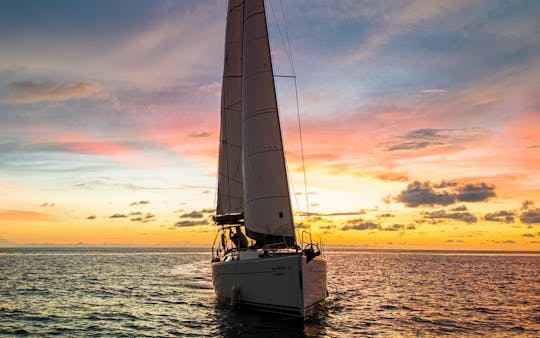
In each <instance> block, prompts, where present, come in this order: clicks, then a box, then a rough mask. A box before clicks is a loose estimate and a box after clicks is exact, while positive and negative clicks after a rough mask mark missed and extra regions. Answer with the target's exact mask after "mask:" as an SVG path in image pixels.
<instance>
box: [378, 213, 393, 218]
mask: <svg viewBox="0 0 540 338" xmlns="http://www.w3.org/2000/svg"><path fill="white" fill-rule="evenodd" d="M395 216H396V215H394V214H391V213H384V214H380V215H377V217H382V218H387V217H395Z"/></svg>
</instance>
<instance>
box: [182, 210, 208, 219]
mask: <svg viewBox="0 0 540 338" xmlns="http://www.w3.org/2000/svg"><path fill="white" fill-rule="evenodd" d="M180 217H181V218H203V217H204V214H203V213H202V211H197V210H193V211H191V212H188V213H185V214H182V215H181V216H180Z"/></svg>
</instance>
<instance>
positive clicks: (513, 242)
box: [502, 239, 516, 244]
mask: <svg viewBox="0 0 540 338" xmlns="http://www.w3.org/2000/svg"><path fill="white" fill-rule="evenodd" d="M502 243H503V244H516V241H514V240H513V239H507V240H506V241H503V242H502Z"/></svg>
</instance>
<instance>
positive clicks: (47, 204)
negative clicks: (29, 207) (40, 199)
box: [40, 202, 54, 208]
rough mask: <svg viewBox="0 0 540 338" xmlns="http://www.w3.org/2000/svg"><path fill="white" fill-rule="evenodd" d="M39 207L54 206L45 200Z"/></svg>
mask: <svg viewBox="0 0 540 338" xmlns="http://www.w3.org/2000/svg"><path fill="white" fill-rule="evenodd" d="M40 207H42V208H52V207H54V203H49V202H45V203H43V204H41V205H40Z"/></svg>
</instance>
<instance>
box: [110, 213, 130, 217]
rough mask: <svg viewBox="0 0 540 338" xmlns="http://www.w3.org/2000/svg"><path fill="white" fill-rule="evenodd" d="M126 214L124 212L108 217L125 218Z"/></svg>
mask: <svg viewBox="0 0 540 338" xmlns="http://www.w3.org/2000/svg"><path fill="white" fill-rule="evenodd" d="M126 217H127V216H126V215H124V214H113V215H111V216H109V218H126Z"/></svg>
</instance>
